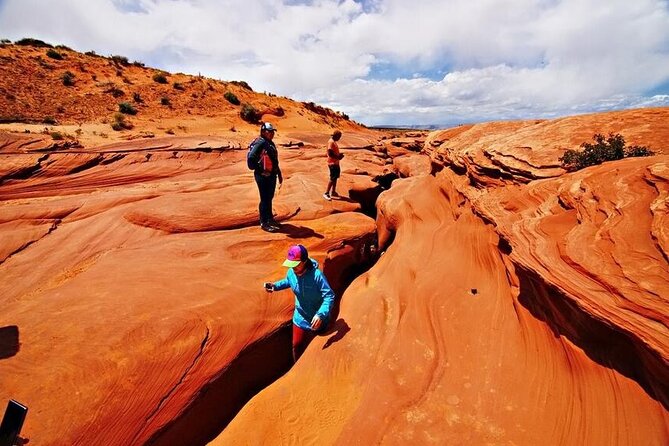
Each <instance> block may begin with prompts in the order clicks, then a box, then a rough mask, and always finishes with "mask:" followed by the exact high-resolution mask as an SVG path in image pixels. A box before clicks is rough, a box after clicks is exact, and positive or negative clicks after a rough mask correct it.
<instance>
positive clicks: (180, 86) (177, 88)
mask: <svg viewBox="0 0 669 446" xmlns="http://www.w3.org/2000/svg"><path fill="white" fill-rule="evenodd" d="M172 87H174V89H175V90H181V91H184V90H185V88H184V86H183V85H181V84H180V83H179V82H175V83H174V84H172Z"/></svg>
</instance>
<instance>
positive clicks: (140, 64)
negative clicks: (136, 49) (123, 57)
mask: <svg viewBox="0 0 669 446" xmlns="http://www.w3.org/2000/svg"><path fill="white" fill-rule="evenodd" d="M132 64H133V65H134V66H136V67H140V68H144V62H140V61H138V60H136V61H134V62H133V63H132Z"/></svg>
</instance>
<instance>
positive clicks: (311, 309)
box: [274, 258, 334, 330]
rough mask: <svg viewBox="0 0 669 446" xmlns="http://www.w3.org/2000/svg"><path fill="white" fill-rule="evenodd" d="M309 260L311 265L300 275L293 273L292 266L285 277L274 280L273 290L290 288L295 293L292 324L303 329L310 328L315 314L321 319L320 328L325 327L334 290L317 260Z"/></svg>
mask: <svg viewBox="0 0 669 446" xmlns="http://www.w3.org/2000/svg"><path fill="white" fill-rule="evenodd" d="M309 260H311V265H309V266H308V269H307V270H306V271H305V272H304V274H302V275H301V276H298V275H297V274H295V271H293V268H289V269H288V272H287V273H286V278H285V279H282V280H279V281H278V282H274V290H275V291H279V290H285V289H286V288H288V287H290V288H292V290H293V293H295V311H294V312H293V324H295V325H297V326H298V327H300V328H302V329H304V330H311V320H312V319H313V317H314V315H316V314H317V315H318V317H320V319H321V320H322V321H323V324H322V325H321V328H325V326H326V325H327V323H328V320H329V319H330V310H332V304H333V302H334V292H333V291H332V288H330V284H329V283H328V280H327V279H326V278H325V276H324V275H323V273H322V272H321V270H319V269H318V262H317V261H316V260H314V259H311V258H310V259H309Z"/></svg>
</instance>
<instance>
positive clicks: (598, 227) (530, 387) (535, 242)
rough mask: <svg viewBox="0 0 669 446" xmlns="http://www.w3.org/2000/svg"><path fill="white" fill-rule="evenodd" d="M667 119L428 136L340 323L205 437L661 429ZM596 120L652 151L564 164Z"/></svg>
mask: <svg viewBox="0 0 669 446" xmlns="http://www.w3.org/2000/svg"><path fill="white" fill-rule="evenodd" d="M668 113H669V112H668V111H667V110H666V109H659V110H639V111H629V112H621V113H611V114H603V115H591V116H581V117H573V118H565V119H562V120H555V121H542V122H517V123H490V124H479V125H475V126H470V127H459V128H455V129H450V130H446V131H442V132H435V133H433V134H431V135H430V137H429V138H428V141H427V142H426V147H425V152H426V153H429V154H430V157H431V159H432V160H433V162H441V163H442V164H443V166H444V167H445V169H444V170H442V171H440V172H438V173H437V174H436V175H434V176H431V175H423V176H415V177H411V178H406V179H399V180H396V181H395V182H394V183H393V186H392V188H391V190H389V191H386V192H384V193H383V194H382V195H381V196H380V198H379V202H378V216H377V227H378V231H379V244H380V249H382V250H385V252H384V254H383V255H382V256H381V258H380V259H379V261H378V263H377V264H376V265H375V266H374V267H373V268H372V269H371V270H369V271H368V272H367V273H365V274H363V275H362V276H361V277H359V278H358V279H356V280H355V281H354V282H353V283H352V284H351V286H350V287H349V288H348V289H347V291H346V292H345V294H344V296H343V299H342V307H341V312H340V319H339V320H338V321H337V323H338V325H337V327H338V331H337V332H335V333H333V334H329V335H326V336H323V337H319V338H317V339H316V340H315V341H314V343H313V344H312V345H311V346H310V348H309V349H307V352H306V353H305V356H304V357H303V358H302V359H301V360H300V361H299V362H298V363H297V364H296V366H295V367H293V368H292V369H291V370H290V371H289V372H288V373H287V374H286V375H285V376H283V377H282V378H281V379H279V380H278V381H277V382H276V383H274V384H273V385H271V386H270V387H268V388H267V389H265V390H264V391H262V392H261V393H260V394H258V395H257V396H256V397H254V398H253V399H252V400H251V401H250V402H249V403H248V404H247V405H246V407H244V409H242V411H241V412H240V413H239V415H238V416H237V417H236V418H235V419H234V420H233V421H232V422H231V424H230V425H229V426H228V428H227V429H226V430H225V431H223V433H222V434H221V435H220V436H219V437H218V438H217V440H216V441H214V442H212V443H211V444H213V445H223V444H232V443H234V444H249V445H250V444H261V443H263V442H269V443H272V444H315V443H322V444H350V443H351V442H354V443H359V444H408V443H411V444H464V443H467V444H526V445H532V444H555V445H558V444H560V445H561V444H615V445H635V444H640V443H641V444H652V445H658V446H659V445H664V444H666V443H667V442H669V412H668V408H669V394H668V393H667V390H668V389H667V385H666V383H667V382H669V379H668V371H669V364H668V362H667V361H668V352H669V335H668V331H667V330H668V324H667V322H668V321H667V317H666V315H667V310H668V308H669V305H668V303H669V302H668V300H669V258H668V256H667V246H669V238H668V237H669V235H668V233H667V229H666V228H667V227H669V225H667V197H668V195H667V193H668V192H667V191H668V188H669V182H668V179H669V178H668V177H667V169H668V165H669V164H668V163H669V155H665V153H667V146H666V142H664V141H666V138H667V136H669V131H668V129H667V127H666V122H667V120H666V118H667V117H668ZM576 129H579V130H578V131H576ZM595 132H598V133H608V132H620V133H622V134H623V135H624V136H626V139H627V140H628V142H629V141H631V142H630V143H632V144H644V145H648V146H650V147H651V148H652V149H653V150H655V151H656V152H657V153H658V155H657V156H653V157H649V158H637V159H627V160H622V161H616V162H610V163H605V164H604V165H601V166H597V167H591V168H588V169H584V170H582V171H579V172H575V173H569V174H567V173H565V172H564V171H563V170H561V168H559V167H558V163H557V162H556V161H557V158H558V157H559V156H560V155H561V151H563V150H564V149H566V148H575V147H569V146H567V144H566V142H568V141H571V144H572V145H573V146H578V145H579V144H580V143H581V142H584V141H589V140H590V139H591V138H592V134H593V133H595ZM560 147H562V149H560Z"/></svg>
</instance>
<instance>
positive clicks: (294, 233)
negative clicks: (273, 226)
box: [277, 223, 325, 238]
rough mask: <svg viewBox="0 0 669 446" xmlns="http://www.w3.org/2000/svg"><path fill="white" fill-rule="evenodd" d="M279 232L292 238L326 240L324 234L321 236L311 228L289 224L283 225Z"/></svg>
mask: <svg viewBox="0 0 669 446" xmlns="http://www.w3.org/2000/svg"><path fill="white" fill-rule="evenodd" d="M277 232H282V233H284V234H286V235H287V236H288V237H290V238H309V237H316V238H325V237H323V235H322V234H319V233H318V232H316V231H314V230H313V229H311V228H306V227H304V226H295V225H291V224H288V223H284V224H282V225H281V227H280V228H279V230H278V231H277Z"/></svg>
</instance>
